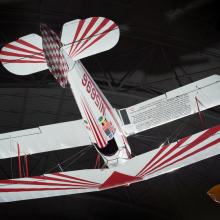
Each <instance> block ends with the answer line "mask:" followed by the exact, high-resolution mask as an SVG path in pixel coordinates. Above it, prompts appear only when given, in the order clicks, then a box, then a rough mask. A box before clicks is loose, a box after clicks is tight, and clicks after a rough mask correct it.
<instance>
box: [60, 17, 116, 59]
mask: <svg viewBox="0 0 220 220" xmlns="http://www.w3.org/2000/svg"><path fill="white" fill-rule="evenodd" d="M118 40H119V28H118V26H117V25H116V24H115V23H114V22H113V21H111V20H109V19H107V18H103V17H91V18H87V19H85V20H80V19H78V20H74V21H70V22H67V23H65V24H64V25H63V30H62V36H61V41H62V43H63V44H64V45H65V46H64V49H65V51H66V52H67V53H68V54H69V56H71V57H72V58H73V60H79V59H81V58H84V57H88V56H91V55H93V54H96V53H100V52H103V51H106V50H109V49H111V48H112V47H114V46H115V45H116V43H117V42H118Z"/></svg>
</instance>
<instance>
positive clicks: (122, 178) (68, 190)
mask: <svg viewBox="0 0 220 220" xmlns="http://www.w3.org/2000/svg"><path fill="white" fill-rule="evenodd" d="M218 154H220V125H218V126H216V127H213V128H210V129H207V130H205V131H202V132H200V133H197V134H194V135H192V136H189V137H185V138H183V139H180V140H179V141H177V142H174V143H172V144H169V145H166V146H162V147H160V148H158V149H156V150H153V151H150V152H147V153H145V154H142V155H139V156H136V157H134V158H132V159H130V160H129V161H127V162H126V163H125V164H123V165H122V166H118V167H115V168H109V169H103V170H100V169H89V170H78V171H71V172H62V173H54V174H46V175H43V176H37V177H31V178H23V179H13V180H0V202H10V201H18V200H26V199H34V198H45V197H52V196H59V195H69V194H76V193H85V192H91V191H98V190H104V189H109V188H113V187H117V186H123V185H128V184H131V183H135V182H139V181H143V180H147V179H150V178H153V177H155V176H159V175H161V174H164V173H168V172H171V171H173V170H176V169H179V168H181V167H185V166H187V165H190V164H193V163H196V162H198V161H201V160H205V159H207V158H209V157H212V156H215V155H218Z"/></svg>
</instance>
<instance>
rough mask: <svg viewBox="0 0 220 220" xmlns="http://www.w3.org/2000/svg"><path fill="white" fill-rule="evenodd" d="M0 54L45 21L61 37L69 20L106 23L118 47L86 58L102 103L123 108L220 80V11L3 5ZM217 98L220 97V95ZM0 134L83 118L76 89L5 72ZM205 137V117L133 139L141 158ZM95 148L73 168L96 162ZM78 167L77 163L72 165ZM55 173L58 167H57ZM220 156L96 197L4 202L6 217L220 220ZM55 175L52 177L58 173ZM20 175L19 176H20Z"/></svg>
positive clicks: (170, 0)
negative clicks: (217, 188) (215, 192)
mask: <svg viewBox="0 0 220 220" xmlns="http://www.w3.org/2000/svg"><path fill="white" fill-rule="evenodd" d="M0 8H1V10H0V27H1V28H0V46H1V47H2V46H4V45H5V44H6V43H9V42H11V41H14V40H15V39H17V38H19V37H21V36H24V35H26V34H30V33H38V34H39V24H40V23H41V22H44V23H47V24H49V25H50V26H51V28H53V29H54V30H55V31H57V32H58V33H59V32H60V30H61V27H62V25H63V23H64V22H67V21H70V20H74V19H77V18H87V17H90V16H103V17H107V18H109V19H112V20H113V21H115V22H116V23H117V24H118V25H119V27H120V33H121V36H120V40H119V43H118V44H117V45H116V46H115V47H114V48H113V49H111V50H110V51H108V52H105V53H101V54H98V55H96V56H92V57H89V58H86V59H83V60H82V62H83V63H84V65H85V66H86V68H87V69H88V71H89V72H90V73H91V75H92V76H93V77H94V79H95V80H96V82H97V83H98V85H99V86H100V87H101V89H102V90H103V91H104V93H105V95H106V96H107V97H108V98H109V100H110V101H111V102H112V104H113V106H114V107H116V108H123V107H126V106H130V105H133V104H136V103H138V102H140V101H143V100H147V99H150V98H152V97H155V96H158V95H160V94H163V93H164V92H166V91H169V90H172V89H175V88H178V87H180V86H183V85H186V84H188V83H190V82H194V81H196V80H199V79H202V78H205V77H207V76H211V75H212V74H219V71H220V13H219V9H220V7H219V6H218V1H214V0H166V1H164V0H145V1H138V0H136V1H134V0H115V1H113V0H93V1H91V0H90V1H89V0H80V1H75V0H72V1H71V0H60V1H59V0H32V1H30V0H29V1H28V0H26V1H25V0H1V1H0ZM219 95H220V94H219ZM0 103H1V104H0V113H1V114H0V132H1V133H4V132H9V131H14V130H19V129H25V128H32V127H36V126H39V125H46V124H51V123H57V122H63V121H69V120H74V119H79V118H80V114H79V111H78V109H77V106H76V104H75V102H74V100H73V97H72V94H71V92H70V90H69V88H66V89H62V88H60V87H59V86H58V84H57V83H56V81H55V80H54V78H53V77H52V76H51V75H50V73H49V72H48V71H47V70H46V71H42V72H40V73H37V74H33V75H31V76H27V77H18V76H15V75H13V74H11V73H9V72H8V71H7V70H6V69H4V68H3V66H0ZM204 115H205V123H206V128H208V127H211V126H214V125H216V124H219V122H220V108H219V107H215V108H213V109H210V110H207V111H205V113H204ZM200 130H202V128H201V124H200V121H199V117H198V115H194V116H192V117H188V118H184V119H181V120H178V121H176V122H173V123H169V124H167V125H164V126H160V127H159V128H155V129H151V130H150V131H146V132H143V133H142V134H140V135H135V136H133V137H131V138H129V142H130V144H131V147H132V150H133V152H134V155H136V154H140V153H142V152H145V151H149V150H151V149H154V148H156V147H158V146H159V145H160V144H161V143H162V142H163V141H164V140H166V139H167V138H168V139H169V140H170V141H174V140H176V139H179V138H181V137H183V136H186V135H189V134H193V133H196V132H198V131H200ZM75 153H76V152H75V151H74V150H72V151H71V150H65V151H61V152H59V151H58V152H52V153H48V154H39V155H34V156H33V157H32V158H31V159H30V160H31V161H30V163H31V165H30V166H31V170H32V173H31V174H32V175H36V174H41V173H43V172H45V171H48V170H50V168H52V167H54V165H55V164H56V163H57V161H62V160H65V159H66V158H67V157H68V156H71V155H75ZM95 156H96V153H95V152H94V150H93V149H89V150H88V151H87V153H86V154H83V155H81V158H80V162H79V161H78V158H77V163H76V165H75V166H72V162H74V161H72V162H71V164H70V165H71V166H70V165H69V166H68V165H66V167H67V170H69V169H73V168H77V169H83V168H85V167H88V168H89V167H90V168H91V166H93V165H94V163H95ZM88 158H89V159H88ZM74 160H75V159H74ZM55 169H57V167H55ZM219 170H220V157H219V156H215V157H213V158H210V159H207V160H205V161H202V162H200V163H197V164H194V165H191V166H188V167H186V168H182V169H180V170H178V171H175V172H172V173H169V174H165V175H162V176H160V177H157V178H154V179H151V180H148V181H146V182H141V183H137V184H133V185H131V186H129V187H121V188H116V189H112V190H107V191H102V192H98V193H87V194H79V195H72V196H65V197H56V198H48V199H38V200H33V201H24V202H16V203H10V204H1V205H0V213H1V216H2V215H4V216H5V219H10V218H11V219H12V218H13V219H14V218H15V217H31V218H36V219H39V218H43V217H45V218H47V219H48V218H49V219H52V218H53V219H56V218H59V219H103V218H104V219H105V218H107V217H109V218H119V217H120V218H122V217H127V216H130V217H134V218H140V217H141V218H143V219H147V218H148V219H175V220H179V219H181V220H182V219H201V220H203V219H204V220H205V219H211V220H212V219H213V220H214V219H215V220H216V219H219V217H220V205H218V204H217V203H214V202H213V201H212V200H211V199H210V198H209V197H208V196H207V194H206V192H207V191H208V189H209V188H211V187H212V186H213V185H215V184H218V183H220V173H219ZM53 171H55V170H53ZM16 172H17V171H16V170H15V171H14V175H16ZM0 175H1V178H10V175H11V173H10V161H8V160H4V161H0Z"/></svg>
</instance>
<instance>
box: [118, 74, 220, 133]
mask: <svg viewBox="0 0 220 220" xmlns="http://www.w3.org/2000/svg"><path fill="white" fill-rule="evenodd" d="M219 94H220V76H219V75H213V76H210V77H207V78H205V79H202V80H199V81H196V82H194V83H190V84H188V85H185V86H183V87H180V88H178V89H174V90H172V91H170V92H167V93H166V94H164V95H160V96H158V97H155V98H153V99H150V100H147V101H144V102H141V103H138V104H136V105H133V106H130V107H128V108H125V109H120V110H119V114H120V116H121V120H122V123H123V124H124V125H123V130H124V133H125V135H126V136H129V135H132V134H136V133H139V132H142V131H145V130H148V129H151V128H154V127H157V126H160V125H163V124H166V123H168V122H171V121H174V120H177V119H180V118H183V117H186V116H189V115H192V114H195V113H197V112H199V111H203V110H206V109H209V108H212V107H215V106H218V105H219V104H220V98H219Z"/></svg>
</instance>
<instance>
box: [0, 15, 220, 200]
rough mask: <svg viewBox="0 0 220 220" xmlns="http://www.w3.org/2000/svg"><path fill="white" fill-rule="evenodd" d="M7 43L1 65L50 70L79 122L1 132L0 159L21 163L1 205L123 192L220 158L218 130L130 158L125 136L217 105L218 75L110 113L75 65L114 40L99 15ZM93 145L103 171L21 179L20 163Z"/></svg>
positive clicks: (1, 191) (3, 187)
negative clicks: (77, 112)
mask: <svg viewBox="0 0 220 220" xmlns="http://www.w3.org/2000/svg"><path fill="white" fill-rule="evenodd" d="M40 32H41V36H39V35H37V34H29V35H27V36H24V37H21V38H19V39H17V40H16V41H13V42H11V43H8V44H6V45H5V46H4V47H3V48H2V49H1V53H0V60H1V63H2V65H3V66H4V67H5V68H6V69H7V70H8V71H9V72H11V73H13V74H16V75H21V76H22V75H29V74H32V73H36V72H39V71H43V70H46V69H49V71H50V73H51V74H52V75H53V76H54V78H55V79H56V80H57V82H58V83H59V84H60V86H61V87H63V88H64V87H65V86H66V85H69V87H70V89H71V90H72V93H73V97H74V98H75V101H76V103H77V105H78V108H79V110H80V113H81V116H82V118H81V119H79V120H76V121H69V122H63V123H57V124H51V125H47V126H40V127H37V128H31V129H26V130H20V131H14V132H9V133H4V134H0V159H5V158H11V157H16V158H17V159H18V170H19V178H12V179H5V180H0V202H11V201H19V200H28V199H36V198H45V197H52V196H61V195H68V194H76V193H86V192H92V191H99V190H104V189H109V188H113V187H117V186H126V185H129V184H131V183H135V182H139V181H144V180H147V179H150V178H153V177H155V176H158V175H161V174H164V173H168V172H171V171H173V170H176V169H179V168H181V167H185V166H187V165H190V164H192V163H195V162H198V161H201V160H204V159H206V158H209V157H212V156H215V155H217V154H219V153H220V125H218V126H215V127H212V128H209V129H207V130H203V131H201V132H199V133H196V134H193V135H190V136H187V137H184V138H182V139H180V140H178V141H176V142H174V143H168V144H164V145H163V144H161V145H160V146H158V148H157V149H154V150H151V151H149V152H147V153H143V154H141V155H138V156H133V154H132V152H131V148H130V146H129V142H128V140H127V137H128V136H131V135H134V134H137V133H140V132H142V131H146V130H148V129H151V128H154V127H157V126H161V125H163V124H166V123H169V122H172V121H174V120H177V119H180V118H183V117H186V116H189V115H192V114H195V113H199V114H200V113H201V112H202V111H204V110H206V109H208V108H212V107H215V106H217V105H219V104H220V96H219V95H220V76H219V75H212V76H210V77H207V78H204V79H201V80H199V81H196V82H193V83H191V84H188V85H185V86H183V87H180V88H177V89H175V90H172V91H169V92H167V93H165V94H163V95H160V96H158V97H155V98H153V99H149V100H146V101H144V102H141V103H138V104H136V105H133V106H129V107H127V108H123V109H116V108H114V107H113V106H112V105H111V104H110V103H109V101H108V100H107V98H106V97H105V96H104V94H103V93H102V91H101V90H100V89H99V87H98V86H97V84H96V82H95V81H94V80H93V79H92V77H91V75H90V74H89V72H88V71H87V69H86V68H85V67H84V66H83V64H82V62H81V61H80V60H81V59H82V58H85V57H88V56H91V55H94V54H97V53H100V52H103V51H106V50H109V49H111V48H112V47H114V46H115V45H116V44H117V42H118V40H119V34H120V32H119V27H118V26H117V25H116V24H115V23H114V22H113V21H111V20H109V19H107V18H103V17H91V18H88V19H82V20H80V19H78V20H73V21H70V22H67V23H65V24H64V25H63V27H62V32H61V36H58V35H57V34H56V33H55V32H54V31H53V30H51V29H50V28H49V26H47V25H46V24H41V25H40ZM88 145H91V146H93V147H94V148H95V149H96V151H97V152H98V154H99V155H100V157H101V158H102V159H103V161H104V164H105V166H104V167H102V168H98V169H92V168H91V169H84V170H74V171H66V172H65V171H61V172H56V173H45V174H43V175H40V176H28V174H27V175H26V176H22V173H21V161H20V158H21V157H23V156H26V155H32V154H36V153H41V152H48V151H55V150H63V149H68V148H77V147H83V146H88Z"/></svg>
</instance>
